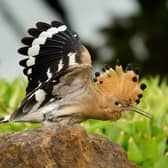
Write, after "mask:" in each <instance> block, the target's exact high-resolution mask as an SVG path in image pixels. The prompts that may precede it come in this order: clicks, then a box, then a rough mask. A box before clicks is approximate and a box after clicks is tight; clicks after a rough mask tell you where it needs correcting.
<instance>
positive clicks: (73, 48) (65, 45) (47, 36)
mask: <svg viewBox="0 0 168 168" xmlns="http://www.w3.org/2000/svg"><path fill="white" fill-rule="evenodd" d="M36 27H37V28H31V29H29V30H28V32H29V34H30V35H31V37H25V38H23V39H22V42H23V43H24V44H26V46H25V47H23V48H20V49H19V50H18V52H19V53H20V54H23V55H26V56H27V58H26V59H24V60H21V61H20V65H21V66H23V67H24V70H23V72H24V74H25V75H26V76H27V77H28V80H29V84H28V87H27V89H26V91H27V93H29V92H31V91H33V90H34V89H35V88H36V87H37V86H38V85H40V84H41V83H43V82H45V81H47V80H49V79H51V78H52V76H53V75H54V74H56V73H58V72H60V71H64V70H65V69H67V68H68V67H69V66H71V65H74V64H77V63H78V64H80V63H81V60H80V52H81V43H80V41H79V37H78V35H77V34H76V33H75V32H73V31H72V30H70V29H69V28H67V26H65V25H64V24H62V23H59V22H56V21H53V22H52V23H51V25H50V24H47V23H43V22H38V23H37V24H36Z"/></svg>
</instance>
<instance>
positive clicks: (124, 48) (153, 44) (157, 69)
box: [102, 0, 168, 75]
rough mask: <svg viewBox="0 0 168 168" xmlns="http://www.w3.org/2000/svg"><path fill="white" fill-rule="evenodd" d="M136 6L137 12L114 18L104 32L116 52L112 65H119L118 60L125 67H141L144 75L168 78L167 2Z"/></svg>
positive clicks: (141, 0)
mask: <svg viewBox="0 0 168 168" xmlns="http://www.w3.org/2000/svg"><path fill="white" fill-rule="evenodd" d="M135 2H136V3H137V7H138V10H137V12H135V13H134V14H132V15H129V16H122V17H113V18H112V20H111V23H109V24H108V25H105V26H104V28H102V33H103V35H104V36H105V47H106V48H109V49H110V50H112V51H111V57H110V58H112V59H113V60H112V59H111V60H110V62H111V63H110V64H115V61H114V60H115V59H116V58H117V59H119V60H120V63H121V64H122V65H126V64H127V63H128V62H131V63H133V64H134V65H138V66H140V69H142V70H143V71H144V72H145V73H144V74H147V73H148V74H158V73H159V74H160V75H167V72H168V66H167V62H168V57H167V54H168V48H167V37H168V31H167V29H168V7H167V6H168V5H167V4H168V3H167V0H136V1H135ZM103 54H104V53H103ZM108 64H109V61H108ZM149 64H150V66H149Z"/></svg>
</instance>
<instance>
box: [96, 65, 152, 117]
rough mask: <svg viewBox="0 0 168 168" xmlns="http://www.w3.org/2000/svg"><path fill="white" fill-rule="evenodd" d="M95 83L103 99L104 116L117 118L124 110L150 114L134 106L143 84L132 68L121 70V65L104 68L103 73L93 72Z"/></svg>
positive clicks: (144, 86) (146, 115)
mask: <svg viewBox="0 0 168 168" xmlns="http://www.w3.org/2000/svg"><path fill="white" fill-rule="evenodd" d="M95 75H96V80H95V82H96V85H97V89H98V90H99V92H100V93H101V94H102V96H103V97H104V99H105V102H106V103H105V106H104V107H103V108H104V111H105V118H107V119H111V120H117V119H119V118H120V117H121V115H122V113H123V112H125V111H134V112H137V113H139V114H141V115H144V116H145V117H148V118H151V115H150V114H149V113H147V112H145V111H143V110H141V109H138V108H137V107H135V106H136V105H137V104H138V103H139V102H140V99H141V97H142V93H143V90H144V89H145V88H146V85H145V84H143V83H142V84H139V75H138V73H135V72H134V71H133V70H132V69H130V68H127V70H126V71H124V70H123V68H122V66H116V67H115V69H112V68H110V67H108V66H107V67H106V68H104V73H102V74H100V73H98V72H97V73H95Z"/></svg>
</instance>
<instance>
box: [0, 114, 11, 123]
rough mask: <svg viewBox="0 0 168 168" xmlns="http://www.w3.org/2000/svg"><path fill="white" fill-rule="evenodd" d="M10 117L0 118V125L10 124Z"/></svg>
mask: <svg viewBox="0 0 168 168" xmlns="http://www.w3.org/2000/svg"><path fill="white" fill-rule="evenodd" d="M9 119H10V116H5V117H2V118H0V123H5V122H9Z"/></svg>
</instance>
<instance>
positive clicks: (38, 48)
mask: <svg viewBox="0 0 168 168" xmlns="http://www.w3.org/2000/svg"><path fill="white" fill-rule="evenodd" d="M36 27H37V28H31V29H29V31H28V32H29V34H30V35H31V37H26V38H23V39H22V42H23V43H24V44H25V45H26V46H25V47H24V48H21V49H19V53H21V54H23V55H26V56H28V57H27V58H26V59H23V60H21V61H20V65H22V66H23V67H24V70H23V72H24V74H25V75H26V76H27V78H28V81H29V83H28V86H27V89H26V97H25V98H24V100H23V101H22V103H21V105H20V107H19V108H18V110H17V111H16V112H14V113H13V114H12V115H11V116H10V117H8V118H5V119H3V120H1V121H0V122H5V121H12V122H20V121H26V122H43V123H47V124H54V125H58V126H60V125H67V124H74V123H79V122H81V121H84V120H87V119H90V118H93V119H102V120H117V119H119V118H120V117H121V114H122V113H123V112H124V111H126V110H131V108H132V109H134V110H137V109H135V108H134V107H133V106H134V105H135V104H137V102H138V101H139V99H140V97H141V96H142V95H141V93H142V90H143V88H140V87H139V86H138V81H137V80H138V74H136V73H134V72H133V71H132V70H128V71H126V72H124V71H123V69H122V67H121V66H117V67H116V69H115V70H113V69H112V68H109V67H106V69H105V72H104V73H103V74H97V75H96V76H97V81H96V83H95V84H94V85H93V84H92V80H91V73H92V65H91V57H90V54H89V52H88V50H87V49H86V48H85V47H84V46H83V45H82V44H81V42H80V40H79V37H78V35H77V34H76V33H75V32H73V31H72V30H70V29H69V28H67V27H66V26H65V25H63V24H62V23H59V22H56V21H54V22H52V23H51V25H50V24H47V23H42V22H39V23H37V24H36ZM141 86H142V85H141ZM130 107H131V108H130ZM138 112H140V113H142V114H144V115H146V116H148V117H150V116H149V115H148V114H147V113H145V112H143V111H142V110H141V111H140V110H138Z"/></svg>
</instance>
